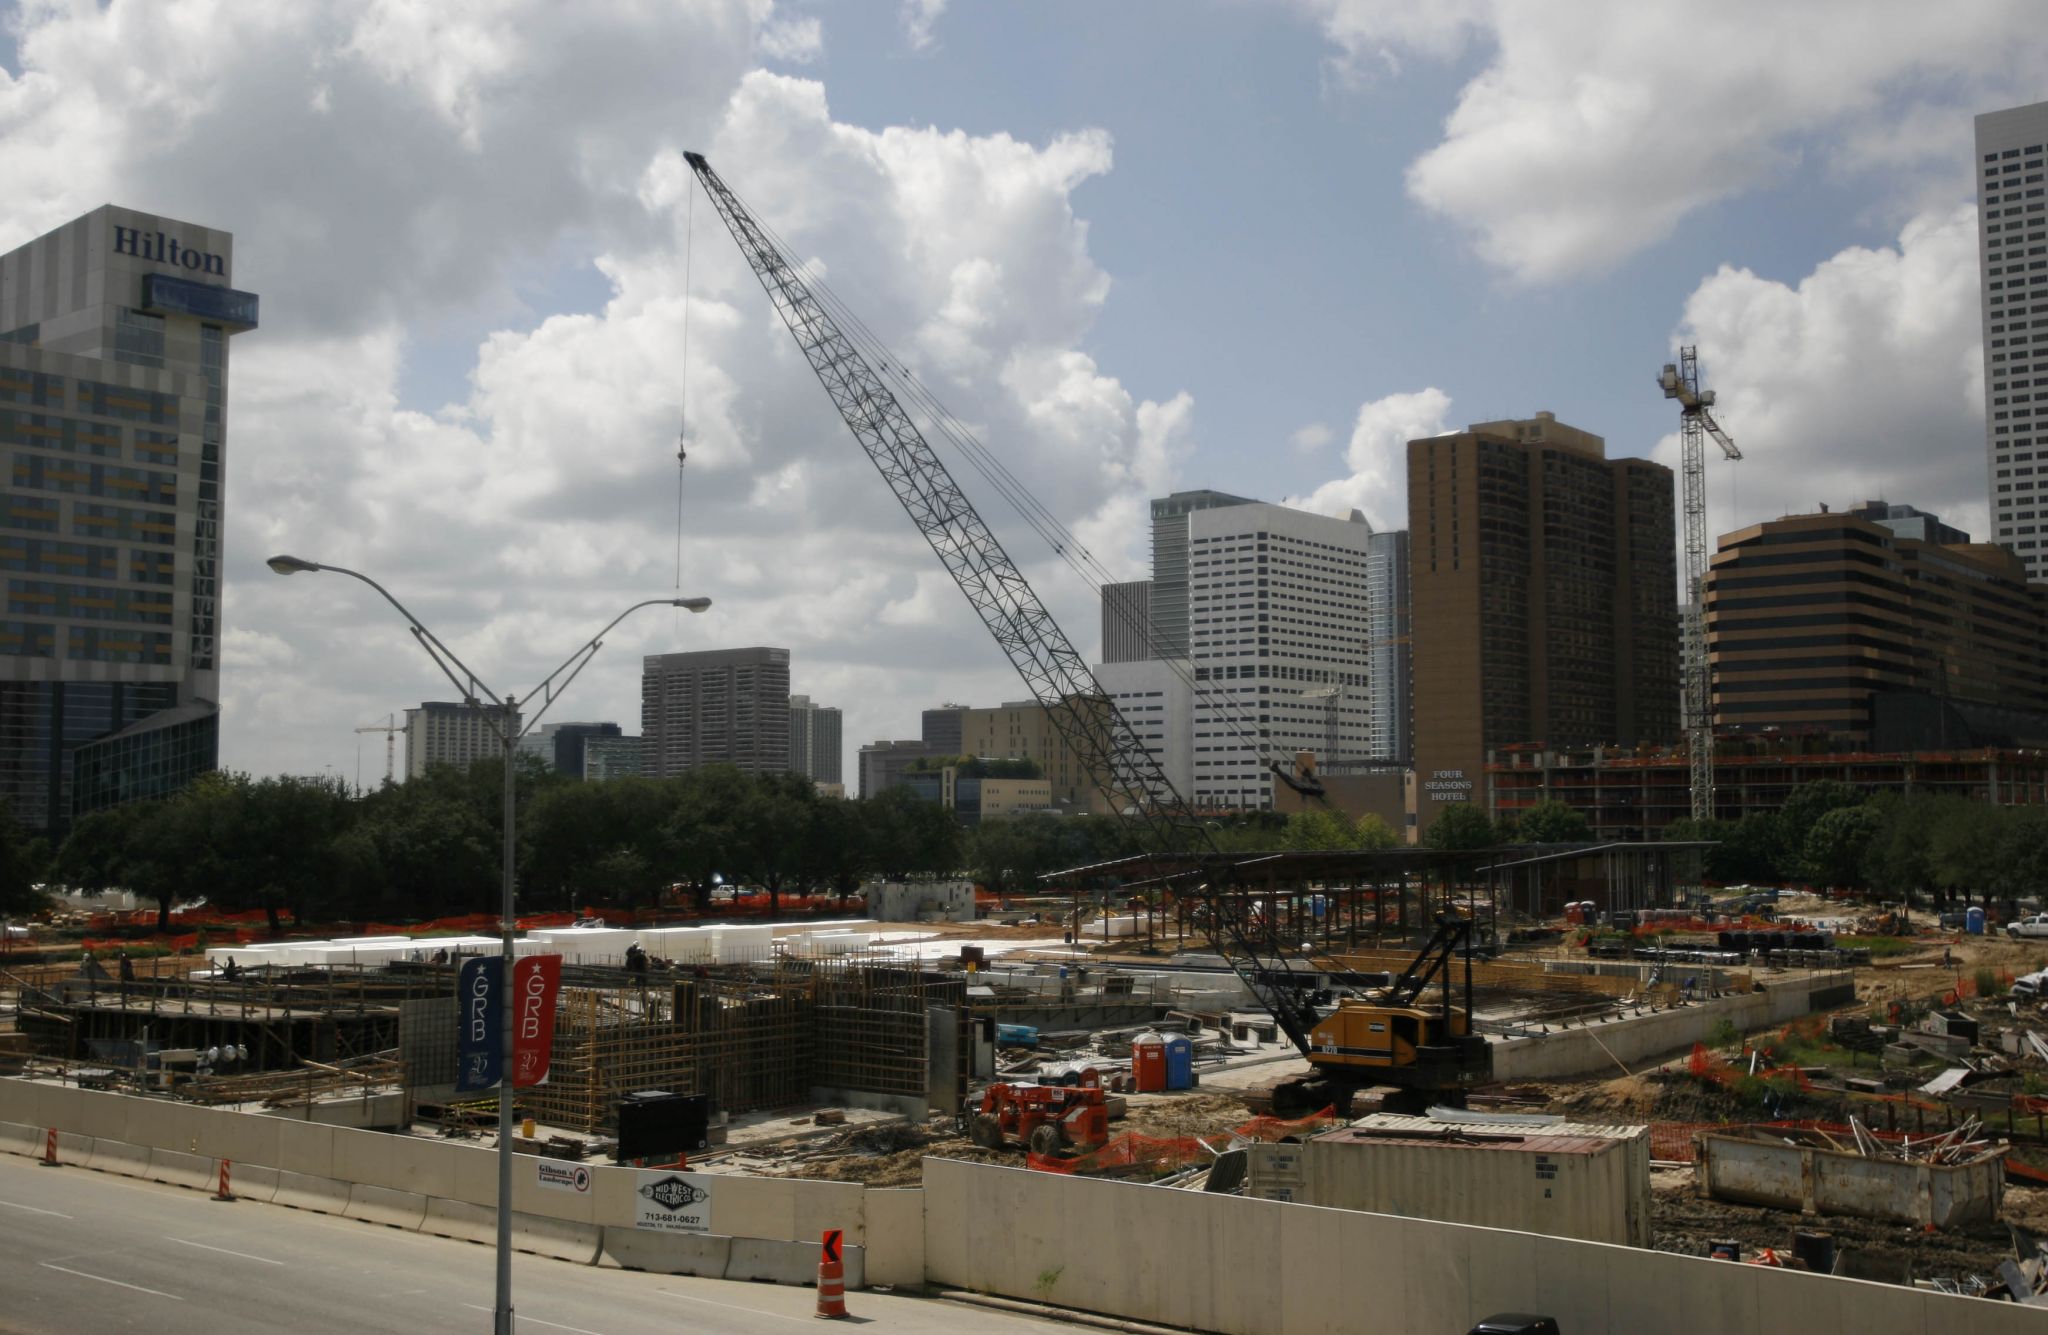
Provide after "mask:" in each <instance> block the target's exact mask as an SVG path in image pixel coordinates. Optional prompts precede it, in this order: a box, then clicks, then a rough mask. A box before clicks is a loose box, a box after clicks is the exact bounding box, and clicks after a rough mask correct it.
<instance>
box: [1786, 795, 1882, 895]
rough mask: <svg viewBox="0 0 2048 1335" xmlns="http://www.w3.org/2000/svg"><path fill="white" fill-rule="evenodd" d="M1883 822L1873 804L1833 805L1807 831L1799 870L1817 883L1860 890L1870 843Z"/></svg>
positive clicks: (1800, 856) (1880, 813) (1880, 814)
mask: <svg viewBox="0 0 2048 1335" xmlns="http://www.w3.org/2000/svg"><path fill="white" fill-rule="evenodd" d="M1883 823H1884V815H1883V813H1882V812H1880V811H1878V810H1877V809H1876V808H1875V807H1871V806H1867V805H1866V806H1854V807H1836V808H1834V809H1833V810H1832V811H1827V812H1824V813H1822V815H1821V817H1820V818H1819V819H1818V820H1816V821H1814V823H1813V828H1812V829H1810V830H1808V831H1807V833H1806V842H1805V844H1804V845H1802V846H1801V848H1800V852H1799V862H1800V869H1801V870H1802V871H1803V872H1804V873H1805V874H1806V878H1807V880H1808V881H1809V882H1811V883H1812V884H1814V885H1816V886H1831V885H1833V886H1847V887H1849V888H1852V889H1861V888H1862V887H1863V885H1864V868H1865V866H1866V865H1867V864H1866V859H1867V856H1868V854H1869V851H1870V846H1871V843H1872V842H1873V841H1874V840H1875V839H1876V838H1877V836H1878V834H1879V831H1880V830H1881V829H1882V827H1883Z"/></svg>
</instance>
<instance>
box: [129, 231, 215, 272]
mask: <svg viewBox="0 0 2048 1335" xmlns="http://www.w3.org/2000/svg"><path fill="white" fill-rule="evenodd" d="M114 253H115V254H116V255H133V256H134V257H135V258H137V259H139V260H152V261H154V262H156V263H158V264H173V265H176V266H177V267H179V268H181V269H190V270H192V271H194V272H195V273H210V274H218V275H220V276H221V277H222V278H225V277H227V276H228V266H227V261H225V260H223V259H222V258H221V257H220V256H218V255H216V254H214V253H213V252H211V251H206V250H187V249H184V248H182V247H180V246H179V245H178V241H177V238H176V237H169V236H165V235H164V234H163V233H162V232H145V231H143V230H142V229H141V228H139V227H122V226H120V225H119V224H118V223H117V224H116V225H115V227H114Z"/></svg>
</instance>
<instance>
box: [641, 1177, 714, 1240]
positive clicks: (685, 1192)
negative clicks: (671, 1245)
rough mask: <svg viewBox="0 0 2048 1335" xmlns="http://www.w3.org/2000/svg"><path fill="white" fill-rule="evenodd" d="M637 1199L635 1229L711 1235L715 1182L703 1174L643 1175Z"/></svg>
mask: <svg viewBox="0 0 2048 1335" xmlns="http://www.w3.org/2000/svg"><path fill="white" fill-rule="evenodd" d="M633 1195H634V1201H633V1207H634V1208H633V1227H635V1228H649V1229H659V1230H661V1231H663V1232H666V1233H709V1232H710V1231H711V1179H710V1178H709V1177H706V1176H705V1175H704V1174H702V1173H670V1172H643V1173H641V1174H640V1177H639V1181H638V1182H637V1183H635V1184H634V1191H633Z"/></svg>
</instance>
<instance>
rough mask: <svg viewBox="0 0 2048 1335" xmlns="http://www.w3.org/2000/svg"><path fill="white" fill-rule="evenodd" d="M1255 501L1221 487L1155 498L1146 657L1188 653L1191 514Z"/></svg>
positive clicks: (1175, 656) (1172, 656) (1177, 656)
mask: <svg viewBox="0 0 2048 1335" xmlns="http://www.w3.org/2000/svg"><path fill="white" fill-rule="evenodd" d="M1252 504H1255V502H1253V501H1250V500H1247V499H1246V498H1244V497H1243V496H1232V495H1230V494H1228V493H1227V492H1221V491H1177V492H1175V493H1173V495H1171V496H1167V497H1163V498H1161V499H1159V500H1156V501H1153V502H1152V591H1151V593H1150V595H1149V601H1150V603H1151V612H1152V644H1151V651H1150V652H1149V653H1148V654H1146V657H1148V658H1151V657H1158V658H1186V657H1187V656H1188V516H1190V515H1192V514H1194V513H1196V512H1197V511H1201V510H1214V509H1219V508H1222V507H1224V506H1231V505H1252Z"/></svg>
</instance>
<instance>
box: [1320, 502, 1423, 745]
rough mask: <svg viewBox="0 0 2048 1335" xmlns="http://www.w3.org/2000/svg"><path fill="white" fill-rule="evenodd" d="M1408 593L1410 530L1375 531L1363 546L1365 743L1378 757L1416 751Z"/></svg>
mask: <svg viewBox="0 0 2048 1335" xmlns="http://www.w3.org/2000/svg"><path fill="white" fill-rule="evenodd" d="M1410 596H1411V593H1410V590H1409V587H1408V530H1406V529H1401V530H1399V531H1398V532H1394V533H1375V534H1373V535H1372V537H1370V538H1368V539H1367V540H1366V544H1365V608H1366V627H1367V629H1366V655H1365V657H1366V671H1365V685H1366V690H1365V705H1366V728H1367V733H1366V744H1365V745H1366V751H1367V752H1368V753H1369V754H1370V755H1371V756H1373V757H1374V758H1379V759H1391V760H1404V761H1405V760H1408V759H1410V758H1412V756H1413V754H1414V747H1415V730H1414V715H1415V702H1414V697H1413V695H1412V688H1411V686H1410V683H1409V674H1410V672H1411V670H1412V662H1411V660H1412V657H1413V654H1412V650H1411V641H1412V635H1411V633H1410V626H1411V620H1412V616H1413V612H1412V609H1411V608H1410V606H1409V598H1410ZM1337 759H1338V760H1339V761H1340V762H1341V760H1342V757H1338V758H1337ZM1326 761H1327V758H1326ZM1325 768H1327V763H1326V766H1325Z"/></svg>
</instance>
